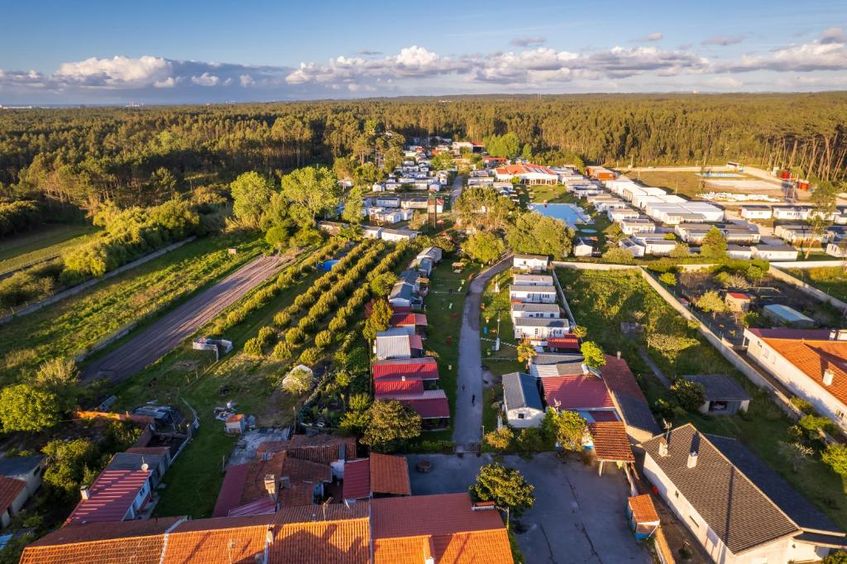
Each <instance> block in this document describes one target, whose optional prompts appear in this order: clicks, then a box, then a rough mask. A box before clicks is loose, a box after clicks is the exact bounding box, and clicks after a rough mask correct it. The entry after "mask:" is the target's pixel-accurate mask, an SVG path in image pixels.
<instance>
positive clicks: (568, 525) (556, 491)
mask: <svg viewBox="0 0 847 564" xmlns="http://www.w3.org/2000/svg"><path fill="white" fill-rule="evenodd" d="M408 459H409V476H410V478H411V482H412V493H413V494H414V495H427V494H438V493H459V492H466V491H468V487H469V486H470V485H471V484H473V482H474V480H475V479H476V475H477V473H478V472H479V469H480V467H481V466H482V465H483V464H489V463H491V462H493V461H494V458H493V457H492V455H490V454H484V455H482V456H469V455H465V456H461V457H460V456H455V455H415V456H409V457H408ZM421 459H426V460H429V461H430V462H432V471H431V472H430V473H428V474H421V473H420V472H416V471H415V464H416V463H417V462H418V461H419V460H421ZM502 463H503V464H504V465H506V466H508V467H511V468H517V469H518V470H519V471H520V472H521V474H523V475H524V476H525V477H526V479H527V481H528V482H529V483H530V484H532V485H533V486H535V505H534V506H533V507H532V509H530V510H528V511H527V512H526V513H524V514H523V515H521V516H520V517H518V518H517V519H518V520H519V522H520V524H521V525H522V527H520V528H519V530H521V531H523V532H520V533H518V534H517V535H516V538H517V541H518V545H519V546H520V548H521V552H522V553H523V555H524V558H525V560H526V562H532V563H545V562H549V563H556V564H565V563H570V562H579V563H584V562H589V563H591V564H618V563H623V562H630V563H638V564H649V562H650V561H651V559H650V555H649V553H648V552H647V551H646V550H645V549H644V547H642V546H639V545H638V544H637V543H636V542H635V538H634V537H633V535H632V533H631V532H630V531H629V528H628V527H627V519H626V498H627V495H628V493H629V490H628V485H627V481H626V478H625V476H624V474H623V472H622V471H620V470H618V469H617V468H615V467H614V466H612V465H607V466H606V467H605V468H604V469H603V475H602V476H598V475H597V469H596V467H595V466H586V465H584V464H582V463H581V462H579V461H577V460H575V459H570V460H568V461H567V462H562V461H561V460H559V459H558V458H557V457H556V456H555V455H554V454H553V453H549V452H545V453H541V454H536V455H535V456H533V457H532V459H531V460H526V459H524V458H522V457H519V456H514V455H507V456H504V457H503V458H502Z"/></svg>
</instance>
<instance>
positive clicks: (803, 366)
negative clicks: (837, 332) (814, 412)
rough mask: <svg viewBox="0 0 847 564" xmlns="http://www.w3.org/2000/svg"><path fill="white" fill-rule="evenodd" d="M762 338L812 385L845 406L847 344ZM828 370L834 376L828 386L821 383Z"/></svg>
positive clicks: (801, 339)
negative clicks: (806, 377)
mask: <svg viewBox="0 0 847 564" xmlns="http://www.w3.org/2000/svg"><path fill="white" fill-rule="evenodd" d="M761 339H762V341H764V342H765V343H766V344H767V345H768V346H770V347H771V348H772V349H773V350H775V351H776V352H777V353H779V354H780V355H781V356H782V357H784V358H785V359H786V360H787V361H788V362H790V363H791V364H793V365H794V366H796V367H797V368H798V369H799V370H800V371H802V372H803V374H805V375H806V376H808V377H809V379H810V380H812V381H813V382H814V383H815V384H817V385H818V386H820V387H821V388H822V389H824V390H826V391H827V392H829V393H830V394H831V395H832V396H834V397H835V398H836V399H837V400H838V401H840V402H841V403H843V404H845V405H847V341H837V340H829V339H809V338H806V339H804V338H800V339H797V338H793V339H792V338H772V337H769V336H764V335H763V336H761ZM827 370H829V371H831V372H832V375H833V378H832V383H831V384H830V385H826V384H824V381H823V379H824V374H825V372H826V371H827Z"/></svg>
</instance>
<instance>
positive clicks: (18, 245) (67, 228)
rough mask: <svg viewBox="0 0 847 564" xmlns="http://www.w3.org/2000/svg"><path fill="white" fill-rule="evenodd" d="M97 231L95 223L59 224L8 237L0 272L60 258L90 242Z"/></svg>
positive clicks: (1, 249)
mask: <svg viewBox="0 0 847 564" xmlns="http://www.w3.org/2000/svg"><path fill="white" fill-rule="evenodd" d="M96 230H97V228H96V227H93V226H91V225H80V224H68V225H55V226H49V227H45V228H43V229H39V230H38V231H35V232H33V233H26V234H24V235H18V236H16V237H10V238H7V239H4V240H3V243H2V245H0V275H3V274H6V273H7V272H12V271H14V270H18V269H20V268H24V267H26V266H29V265H31V264H34V263H37V262H41V261H44V260H49V259H51V258H56V257H58V256H60V255H61V254H62V252H63V251H66V250H68V249H71V248H73V247H75V246H77V245H80V244H82V243H85V242H86V241H88V240H89V239H90V235H91V234H93V233H94V232H95V231H96Z"/></svg>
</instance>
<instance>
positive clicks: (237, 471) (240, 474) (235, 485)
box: [212, 463, 250, 517]
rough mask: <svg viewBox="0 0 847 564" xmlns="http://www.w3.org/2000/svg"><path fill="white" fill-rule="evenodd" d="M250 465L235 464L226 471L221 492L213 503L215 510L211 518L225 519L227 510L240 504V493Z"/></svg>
mask: <svg viewBox="0 0 847 564" xmlns="http://www.w3.org/2000/svg"><path fill="white" fill-rule="evenodd" d="M249 470H250V464H249V463H247V464H236V465H234V466H230V467H229V468H227V469H226V475H225V476H224V481H223V484H221V491H219V492H218V500H217V501H216V502H215V510H214V511H213V512H212V517H226V516H227V514H229V510H230V509H232V508H234V507H237V506H238V505H239V504H240V503H241V493H242V492H243V491H244V482H245V481H246V480H247V472H249Z"/></svg>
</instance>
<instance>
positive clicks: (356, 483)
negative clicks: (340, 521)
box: [343, 458, 371, 499]
mask: <svg viewBox="0 0 847 564" xmlns="http://www.w3.org/2000/svg"><path fill="white" fill-rule="evenodd" d="M343 490H344V493H343V495H344V499H365V498H367V497H370V496H371V463H370V460H368V459H367V458H361V459H359V460H351V461H349V462H345V463H344V488H343Z"/></svg>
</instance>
